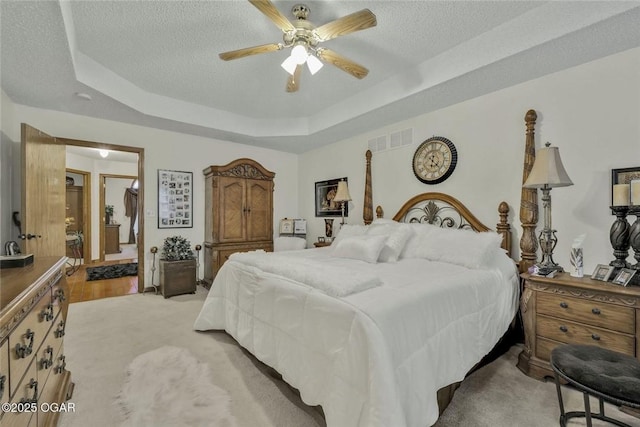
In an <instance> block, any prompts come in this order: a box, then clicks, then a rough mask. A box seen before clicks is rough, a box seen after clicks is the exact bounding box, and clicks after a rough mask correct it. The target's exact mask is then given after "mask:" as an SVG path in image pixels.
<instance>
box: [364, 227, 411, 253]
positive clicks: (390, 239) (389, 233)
mask: <svg viewBox="0 0 640 427" xmlns="http://www.w3.org/2000/svg"><path fill="white" fill-rule="evenodd" d="M388 221H390V222H380V221H379V220H376V221H374V222H373V223H372V224H371V225H370V226H369V229H368V230H367V235H370V236H386V237H387V240H386V241H385V244H384V247H383V248H382V251H381V252H380V256H379V257H378V262H396V261H398V257H399V256H400V253H401V252H402V250H403V249H404V246H405V244H406V243H407V240H409V237H411V235H412V231H411V228H410V227H409V225H407V224H399V223H397V222H395V221H391V220H388Z"/></svg>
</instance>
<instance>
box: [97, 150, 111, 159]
mask: <svg viewBox="0 0 640 427" xmlns="http://www.w3.org/2000/svg"><path fill="white" fill-rule="evenodd" d="M98 152H99V153H100V157H102V158H103V159H106V158H107V157H108V156H109V150H103V149H100V150H98Z"/></svg>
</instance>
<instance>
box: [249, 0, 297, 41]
mask: <svg viewBox="0 0 640 427" xmlns="http://www.w3.org/2000/svg"><path fill="white" fill-rule="evenodd" d="M249 3H251V4H252V5H254V6H255V7H256V8H258V10H259V11H260V12H262V13H264V14H265V15H266V16H267V18H269V19H271V21H273V23H274V24H276V26H277V27H278V28H280V29H281V30H282V31H283V32H285V33H286V32H288V31H293V30H295V29H296V28H295V27H294V26H293V24H292V23H291V22H290V21H289V20H288V19H287V18H286V17H285V16H284V15H283V14H282V13H280V11H279V10H278V9H277V8H276V7H275V6H274V5H273V3H271V2H270V1H269V0H249Z"/></svg>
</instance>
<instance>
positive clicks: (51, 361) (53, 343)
mask: <svg viewBox="0 0 640 427" xmlns="http://www.w3.org/2000/svg"><path fill="white" fill-rule="evenodd" d="M61 318H62V316H61V315H60V316H58V319H61ZM61 346H62V337H61V336H60V337H58V334H55V333H54V329H52V330H51V332H49V334H48V335H47V337H46V338H45V340H44V343H43V344H42V346H40V349H39V350H38V352H37V353H36V371H37V376H38V384H40V388H39V393H42V390H43V386H44V384H45V383H46V381H47V378H48V377H49V376H50V372H51V371H52V370H53V366H54V365H55V359H56V355H57V354H58V353H59V352H60V347H61ZM45 401H46V400H45Z"/></svg>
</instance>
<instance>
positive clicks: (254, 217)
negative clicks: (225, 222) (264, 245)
mask: <svg viewBox="0 0 640 427" xmlns="http://www.w3.org/2000/svg"><path fill="white" fill-rule="evenodd" d="M272 199H273V181H265V180H258V179H248V180H247V207H248V209H247V215H246V217H247V240H248V241H254V242H255V241H258V240H271V239H272V238H273V207H272V204H273V203H272Z"/></svg>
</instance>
